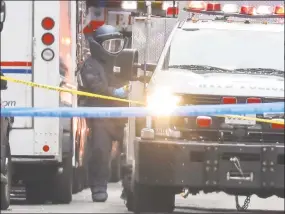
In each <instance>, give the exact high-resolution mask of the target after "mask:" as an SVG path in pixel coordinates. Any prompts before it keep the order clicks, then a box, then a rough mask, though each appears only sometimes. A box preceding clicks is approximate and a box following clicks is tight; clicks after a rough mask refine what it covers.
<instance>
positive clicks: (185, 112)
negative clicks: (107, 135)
mask: <svg viewBox="0 0 285 214" xmlns="http://www.w3.org/2000/svg"><path fill="white" fill-rule="evenodd" d="M277 112H284V103H283V102H278V103H261V104H234V105H195V106H180V107H177V108H175V109H174V110H173V111H172V112H171V113H163V112H154V111H152V110H151V109H149V108H147V107H102V108H101V107H78V108H71V107H61V108H27V109H26V110H25V109H24V108H22V109H16V110H14V109H13V108H3V109H1V116H2V117H3V116H15V117H65V118H66V117H68V118H71V117H84V118H126V117H146V116H161V117H163V116H166V117H169V116H183V117H187V116H200V115H209V116H216V115H240V114H264V113H277ZM271 123H274V124H281V125H283V124H284V121H271Z"/></svg>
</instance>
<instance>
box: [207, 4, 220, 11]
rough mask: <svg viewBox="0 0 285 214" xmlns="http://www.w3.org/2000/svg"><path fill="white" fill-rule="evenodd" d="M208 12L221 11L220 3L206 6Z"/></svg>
mask: <svg viewBox="0 0 285 214" xmlns="http://www.w3.org/2000/svg"><path fill="white" fill-rule="evenodd" d="M206 10H207V11H221V4H220V3H208V4H207V6H206Z"/></svg>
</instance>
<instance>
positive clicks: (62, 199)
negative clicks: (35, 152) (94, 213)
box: [52, 155, 73, 204]
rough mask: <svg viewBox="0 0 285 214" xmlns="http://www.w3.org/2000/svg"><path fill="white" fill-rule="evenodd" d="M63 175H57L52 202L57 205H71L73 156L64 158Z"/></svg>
mask: <svg viewBox="0 0 285 214" xmlns="http://www.w3.org/2000/svg"><path fill="white" fill-rule="evenodd" d="M62 169H63V171H62V173H60V174H57V175H55V179H54V183H53V188H54V191H53V197H52V202H53V203H55V204H69V203H70V202H71V201H72V178H73V167H72V156H71V155H70V156H68V157H66V158H63V161H62Z"/></svg>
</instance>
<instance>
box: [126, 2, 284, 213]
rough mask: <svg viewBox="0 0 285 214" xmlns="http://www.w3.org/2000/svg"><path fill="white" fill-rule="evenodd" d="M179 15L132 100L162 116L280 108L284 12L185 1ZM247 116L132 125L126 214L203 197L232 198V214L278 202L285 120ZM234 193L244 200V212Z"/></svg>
mask: <svg viewBox="0 0 285 214" xmlns="http://www.w3.org/2000/svg"><path fill="white" fill-rule="evenodd" d="M185 11H186V13H187V16H186V17H187V18H186V19H185V20H184V21H181V22H179V23H177V25H176V26H175V28H174V29H173V31H172V32H171V34H170V36H169V38H168V39H167V41H166V44H165V46H164V48H163V51H162V53H161V55H160V58H159V60H158V62H157V65H156V68H155V69H154V72H153V74H152V76H151V78H150V80H149V81H148V82H147V84H146V85H145V87H143V86H142V87H140V89H139V87H136V88H135V89H134V88H132V92H131V100H138V101H141V102H145V103H146V106H147V107H148V108H149V109H150V110H152V111H155V112H157V113H161V112H164V113H165V114H167V112H171V111H172V110H173V109H175V107H176V106H187V105H215V104H217V105H219V104H224V105H226V104H237V103H240V104H241V103H249V104H250V103H274V102H284V46H283V45H284V5H283V4H282V5H275V6H264V5H261V6H258V7H254V6H251V5H241V6H239V5H237V4H232V3H231V4H229V3H228V4H221V3H212V2H208V3H206V2H203V1H192V2H190V3H188V4H187V5H186V7H185ZM147 42H148V41H147ZM141 85H143V84H141ZM138 89H139V90H138ZM244 116H246V117H250V118H251V119H249V120H247V119H237V118H231V117H216V116H212V117H210V116H207V115H204V116H198V117H182V118H181V117H172V118H170V117H147V118H144V119H141V118H135V119H134V120H133V119H129V124H128V128H127V129H126V133H125V136H126V139H125V140H126V141H125V144H126V145H127V146H126V147H127V149H126V150H127V163H128V164H129V167H128V168H127V169H126V170H125V173H124V178H123V187H124V191H123V194H122V198H123V199H124V200H125V201H126V206H127V208H128V210H129V211H133V212H135V213H140V212H159V213H160V212H172V211H173V210H174V207H175V195H176V194H179V193H182V195H183V197H187V196H188V195H189V194H193V195H195V194H198V193H199V192H200V191H203V192H205V193H211V192H225V193H227V194H230V195H235V196H236V208H237V209H239V210H244V209H247V208H248V206H249V203H250V196H251V195H253V194H256V195H257V196H258V197H261V198H268V197H271V196H272V195H276V196H278V197H281V198H284V113H282V112H280V113H275V114H267V113H264V114H263V115H244ZM252 118H253V119H252ZM262 119H265V120H266V121H267V123H264V120H262ZM239 195H243V196H247V198H246V201H245V203H244V205H243V206H240V205H239V204H238V196H239Z"/></svg>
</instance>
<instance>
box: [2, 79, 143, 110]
mask: <svg viewBox="0 0 285 214" xmlns="http://www.w3.org/2000/svg"><path fill="white" fill-rule="evenodd" d="M1 79H3V80H7V81H9V82H14V83H21V84H24V85H28V86H31V87H36V88H43V89H48V90H52V91H59V92H68V93H71V94H76V95H80V96H86V97H94V98H99V99H105V100H114V101H120V102H126V103H135V104H139V105H144V103H142V102H139V101H132V100H127V99H122V98H117V97H111V96H105V95H100V94H94V93H89V92H84V91H77V90H74V89H68V88H62V87H56V86H50V85H44V84H39V83H35V82H30V81H24V80H19V79H15V78H12V77H6V76H1Z"/></svg>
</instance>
